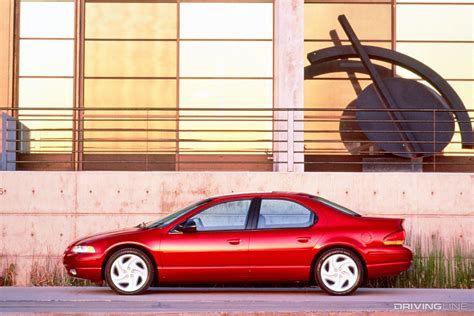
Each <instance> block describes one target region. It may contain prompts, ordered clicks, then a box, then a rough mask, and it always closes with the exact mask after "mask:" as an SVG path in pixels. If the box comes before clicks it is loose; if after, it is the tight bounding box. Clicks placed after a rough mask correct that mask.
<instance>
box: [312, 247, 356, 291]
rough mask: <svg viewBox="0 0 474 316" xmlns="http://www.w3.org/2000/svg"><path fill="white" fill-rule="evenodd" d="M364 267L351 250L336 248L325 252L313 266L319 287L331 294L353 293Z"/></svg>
mask: <svg viewBox="0 0 474 316" xmlns="http://www.w3.org/2000/svg"><path fill="white" fill-rule="evenodd" d="M363 269H364V267H363V265H362V262H361V260H360V259H359V257H358V256H357V255H355V254H354V253H353V252H352V251H349V250H346V249H343V248H336V249H331V250H328V251H327V252H325V253H324V254H323V255H322V256H321V258H319V260H318V262H317V263H316V266H315V271H314V275H315V278H316V282H317V283H318V285H319V287H320V288H321V289H322V290H323V291H324V292H326V293H329V294H331V295H348V294H351V293H353V292H354V291H355V290H357V288H358V287H359V286H360V284H361V283H362V281H363V275H364V270H363Z"/></svg>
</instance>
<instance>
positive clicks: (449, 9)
mask: <svg viewBox="0 0 474 316" xmlns="http://www.w3.org/2000/svg"><path fill="white" fill-rule="evenodd" d="M397 40H424V41H427V40H449V41H454V40H466V41H472V40H474V6H465V5H432V6H430V5H410V6H403V5H401V6H398V7H397Z"/></svg>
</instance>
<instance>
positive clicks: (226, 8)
mask: <svg viewBox="0 0 474 316" xmlns="http://www.w3.org/2000/svg"><path fill="white" fill-rule="evenodd" d="M272 20H273V5H272V4H271V3H181V5H180V35H181V38H183V39H191V38H193V39H203V38H206V39H211V38H212V39H219V38H234V39H271V38H272V37H273V23H272ZM203 21H206V23H203Z"/></svg>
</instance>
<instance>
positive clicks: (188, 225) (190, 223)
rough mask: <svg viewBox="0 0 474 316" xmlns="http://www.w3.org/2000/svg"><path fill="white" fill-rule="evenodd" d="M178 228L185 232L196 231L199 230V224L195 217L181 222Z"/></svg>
mask: <svg viewBox="0 0 474 316" xmlns="http://www.w3.org/2000/svg"><path fill="white" fill-rule="evenodd" d="M176 230H178V231H180V232H183V233H195V232H197V225H196V222H195V221H194V220H193V219H188V220H187V221H185V222H184V223H182V224H180V225H179V226H178V227H177V228H176Z"/></svg>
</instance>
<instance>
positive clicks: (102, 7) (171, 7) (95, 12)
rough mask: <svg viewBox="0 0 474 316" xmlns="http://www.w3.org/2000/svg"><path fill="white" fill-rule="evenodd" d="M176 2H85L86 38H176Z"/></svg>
mask: <svg viewBox="0 0 474 316" xmlns="http://www.w3.org/2000/svg"><path fill="white" fill-rule="evenodd" d="M176 8H177V5H176V3H159V2H155V3H153V2H152V3H144V2H136V3H131V2H127V3H118V2H114V3H94V2H92V3H87V4H86V14H87V16H86V38H89V39H91V38H94V39H97V38H102V39H103V38H109V39H110V38H114V39H119V38H120V39H175V38H176V34H177V23H176V20H177V14H176V11H177V9H176Z"/></svg>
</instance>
